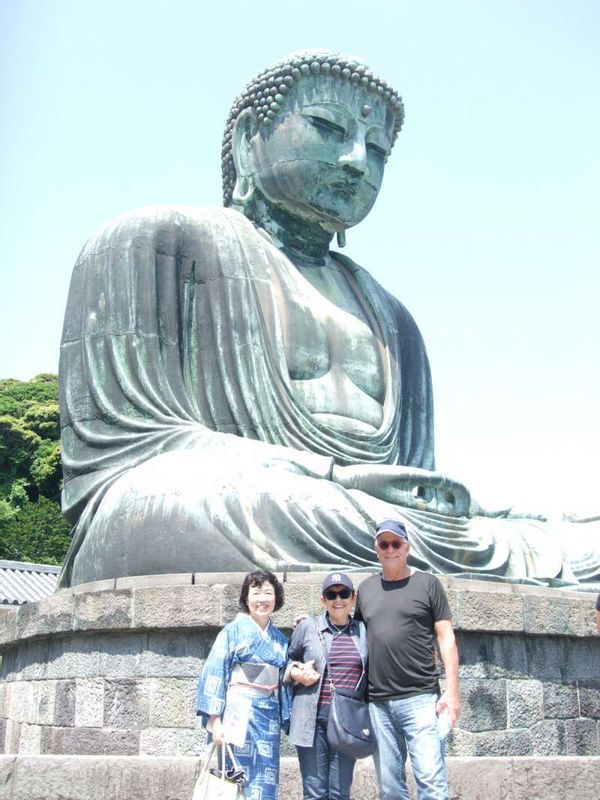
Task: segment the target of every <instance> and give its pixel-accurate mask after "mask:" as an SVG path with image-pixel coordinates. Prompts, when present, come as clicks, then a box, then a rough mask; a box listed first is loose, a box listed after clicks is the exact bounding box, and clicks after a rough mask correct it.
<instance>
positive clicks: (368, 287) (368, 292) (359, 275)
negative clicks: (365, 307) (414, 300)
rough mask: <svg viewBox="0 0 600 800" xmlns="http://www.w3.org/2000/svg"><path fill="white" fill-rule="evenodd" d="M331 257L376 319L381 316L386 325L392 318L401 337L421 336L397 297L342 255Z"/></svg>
mask: <svg viewBox="0 0 600 800" xmlns="http://www.w3.org/2000/svg"><path fill="white" fill-rule="evenodd" d="M332 255H334V257H335V259H336V260H337V261H339V262H340V263H341V264H342V266H343V267H344V269H346V270H347V271H348V272H349V273H350V274H351V275H352V277H353V278H354V280H355V282H356V283H357V284H358V286H359V287H360V289H361V291H362V293H363V295H364V296H365V298H366V299H367V301H368V302H369V304H370V305H371V307H372V308H373V311H374V312H375V315H376V317H378V318H380V317H382V316H383V317H384V318H386V319H387V322H388V324H389V323H390V321H391V318H392V317H393V319H394V320H395V326H397V328H398V332H399V333H402V335H410V336H412V337H414V338H415V339H417V338H419V337H420V336H421V334H420V332H419V329H418V326H417V323H416V322H415V320H414V318H413V316H412V314H411V313H410V311H409V310H408V309H407V308H406V306H404V305H403V304H402V303H401V302H400V300H398V298H397V297H395V296H394V295H393V294H391V292H388V290H387V289H384V287H383V286H382V285H381V284H380V283H379V282H378V281H377V280H376V279H375V278H374V277H373V276H372V275H371V273H370V272H369V271H368V270H366V269H365V268H364V267H361V266H360V264H357V263H356V261H353V260H352V259H351V258H348V256H346V255H343V254H342V253H338V252H336V253H333V254H332Z"/></svg>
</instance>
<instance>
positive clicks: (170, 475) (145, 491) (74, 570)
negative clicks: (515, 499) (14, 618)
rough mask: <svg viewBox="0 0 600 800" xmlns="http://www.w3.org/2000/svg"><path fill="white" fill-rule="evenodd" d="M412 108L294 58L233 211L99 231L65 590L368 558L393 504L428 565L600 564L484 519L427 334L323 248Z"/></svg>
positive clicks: (259, 112)
mask: <svg viewBox="0 0 600 800" xmlns="http://www.w3.org/2000/svg"><path fill="white" fill-rule="evenodd" d="M402 120H403V106H402V102H401V100H400V99H399V98H398V96H397V94H396V93H395V92H394V91H393V90H391V89H390V88H389V87H388V86H387V84H385V83H384V82H382V81H381V80H380V79H379V78H377V77H376V76H374V75H373V74H372V73H371V72H370V71H369V70H368V68H367V67H366V66H365V65H363V64H360V63H359V62H357V61H353V60H352V59H347V58H345V57H343V56H341V55H339V54H335V53H326V52H321V51H307V52H303V53H298V54H293V55H292V56H289V57H288V58H286V59H284V60H283V61H282V62H280V63H278V64H276V65H275V66H274V67H272V68H271V69H270V70H267V72H265V73H263V74H262V75H260V76H259V77H258V78H257V79H256V80H255V81H253V82H251V83H250V84H249V85H248V86H247V87H246V90H245V91H244V93H243V94H242V95H240V97H239V98H238V100H237V101H236V102H235V104H234V106H233V108H232V112H231V114H230V117H229V120H228V123H227V129H226V132H225V140H224V147H223V177H224V198H225V205H226V208H224V209H190V208H173V207H154V208H147V209H142V210H141V211H139V212H133V213H130V214H127V215H124V216H122V217H120V218H118V219H117V220H115V221H113V222H111V223H109V224H108V225H107V226H105V227H104V228H103V229H102V230H101V231H100V232H99V233H98V234H96V235H95V236H94V237H92V239H91V240H90V241H89V242H88V243H87V245H86V246H85V247H84V249H83V251H82V253H81V255H80V258H79V260H78V262H77V264H76V266H75V270H74V273H73V279H72V284H71V291H70V295H69V301H68V307H67V314H66V319H65V328H64V335H63V343H62V351H61V367H60V373H61V414H62V452H63V462H64V477H65V483H64V498H63V505H64V511H65V514H66V515H67V516H68V517H69V519H71V520H72V522H73V524H74V539H73V545H72V548H71V550H70V553H69V556H68V558H67V561H66V563H65V568H64V571H63V576H62V583H63V585H67V584H77V583H83V582H87V581H92V580H98V579H102V578H109V577H119V576H125V575H142V574H153V573H166V572H190V571H198V572H208V571H243V570H247V569H250V568H252V567H254V566H255V565H258V566H261V567H264V568H269V569H277V570H281V569H328V570H329V569H332V568H334V567H338V566H342V565H344V566H346V567H350V568H351V567H363V568H364V567H365V566H370V565H374V564H375V563H376V559H375V556H374V552H373V546H372V545H373V530H374V527H375V524H376V522H377V520H380V519H382V518H386V517H397V518H401V519H403V520H404V521H405V522H406V524H407V525H408V527H409V529H410V531H411V542H412V550H411V555H412V560H413V564H414V565H415V566H417V567H420V568H422V569H429V570H433V571H434V572H438V573H453V574H465V575H469V574H476V575H479V576H486V575H489V576H493V577H497V578H503V579H508V580H517V581H520V580H525V581H527V580H540V581H543V582H548V583H553V582H555V583H558V584H564V583H574V582H576V581H577V576H579V577H580V578H588V579H589V578H593V577H594V576H595V575H597V574H598V571H599V568H600V548H598V547H597V546H594V545H591V544H590V545H588V544H586V542H585V538H586V537H582V546H581V548H580V549H577V547H576V548H575V549H574V551H573V553H572V557H571V559H570V561H571V563H570V564H568V563H567V560H566V558H565V555H564V552H563V547H562V545H561V533H562V532H561V531H558V534H559V535H558V536H555V535H554V534H553V532H552V531H550V530H549V529H548V527H547V525H546V524H545V523H544V522H543V521H541V520H536V519H515V518H499V517H493V516H489V515H485V514H484V513H483V512H482V510H481V509H480V508H479V507H478V506H477V504H476V503H475V502H473V501H472V499H471V497H470V494H469V492H468V490H467V488H466V487H465V486H464V485H463V484H461V483H460V482H458V481H454V480H451V479H449V478H448V477H446V476H444V475H442V474H441V473H439V472H436V471H435V464H434V451H433V409H432V392H431V380H430V373H429V365H428V362H427V356H426V352H425V348H424V345H423V342H422V339H421V336H420V333H419V331H418V329H417V327H416V325H415V323H414V321H413V319H412V317H411V316H410V314H409V313H408V312H407V311H406V309H405V308H404V307H403V306H402V305H401V304H400V303H399V302H398V301H397V300H396V299H395V298H393V297H392V296H391V295H389V294H388V293H387V292H386V291H385V290H384V289H383V288H381V286H379V284H378V283H377V282H376V281H375V280H374V279H373V278H372V277H371V276H370V275H369V274H368V273H367V272H366V271H365V270H364V269H362V268H361V267H360V266H358V265H357V264H355V263H354V262H353V261H351V260H350V259H349V258H347V257H345V256H342V255H340V254H338V253H332V252H330V251H329V246H330V242H331V239H332V237H333V236H334V235H335V234H336V233H337V234H338V236H339V237H340V238H341V239H343V237H344V232H345V230H346V229H347V228H350V227H352V226H353V225H356V224H357V223H359V222H360V221H361V220H362V219H363V218H364V217H365V216H366V215H367V214H368V212H369V211H370V209H371V207H372V206H373V203H374V202H375V200H376V197H377V194H378V192H379V189H380V186H381V182H382V179H383V174H384V169H385V163H386V161H387V158H388V155H389V153H390V151H391V148H392V145H393V143H394V141H395V138H396V136H397V133H398V131H399V130H400V127H401V125H402ZM571 527H577V526H571ZM580 527H581V526H580ZM588 538H589V534H588ZM575 573H576V574H575Z"/></svg>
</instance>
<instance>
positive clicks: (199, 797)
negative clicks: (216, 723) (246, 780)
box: [192, 743, 244, 800]
mask: <svg viewBox="0 0 600 800" xmlns="http://www.w3.org/2000/svg"><path fill="white" fill-rule="evenodd" d="M225 747H227V753H228V754H229V758H230V759H231V763H232V765H233V772H234V773H235V775H236V779H235V780H234V779H232V778H231V777H228V776H227V772H226V769H225ZM225 747H221V748H220V751H221V758H220V763H219V768H218V769H211V768H210V762H211V760H212V757H213V754H214V752H215V750H216V749H217V745H216V744H214V743H213V746H212V748H211V751H210V753H209V754H208V758H207V759H206V763H205V764H204V767H203V768H202V772H201V773H200V775H199V776H198V780H197V781H196V785H195V786H194V794H193V796H192V800H241V798H243V797H244V790H243V788H242V785H241V783H242V781H241V780H240V778H239V775H240V774H241V775H243V772H242V770H241V769H240V767H239V765H238V763H237V762H236V760H235V758H234V755H233V751H232V749H231V747H230V746H229V745H228V744H227V745H225ZM230 772H231V771H230Z"/></svg>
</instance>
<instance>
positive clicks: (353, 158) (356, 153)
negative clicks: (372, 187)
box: [338, 136, 367, 175]
mask: <svg viewBox="0 0 600 800" xmlns="http://www.w3.org/2000/svg"><path fill="white" fill-rule="evenodd" d="M338 164H340V165H341V166H342V167H344V168H346V169H348V170H350V171H353V172H356V173H357V174H360V175H364V174H365V172H366V171H367V147H366V144H365V140H364V139H363V137H362V136H357V138H356V139H354V141H353V142H352V147H351V149H350V150H349V151H348V152H346V153H344V154H343V155H341V156H340V157H339V159H338Z"/></svg>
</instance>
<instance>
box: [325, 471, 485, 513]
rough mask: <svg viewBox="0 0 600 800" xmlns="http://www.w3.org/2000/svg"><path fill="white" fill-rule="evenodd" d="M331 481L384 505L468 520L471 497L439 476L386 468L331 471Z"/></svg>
mask: <svg viewBox="0 0 600 800" xmlns="http://www.w3.org/2000/svg"><path fill="white" fill-rule="evenodd" d="M332 480H333V481H334V482H335V483H339V484H340V485H341V486H343V487H344V488H345V489H359V490H360V491H362V492H366V493H367V494H370V495H372V496H373V497H378V498H379V499H381V500H385V501H386V502H388V503H393V504H394V505H398V506H404V507H405V508H415V509H419V510H421V511H433V512H437V513H439V514H445V515H446V516H450V517H463V516H468V514H469V512H470V508H471V495H470V493H469V490H468V489H467V487H466V486H465V485H464V484H462V483H460V482H459V481H455V480H452V479H451V478H448V477H446V476H445V475H442V473H441V472H433V471H431V470H426V469H419V468H418V467H403V466H396V465H389V464H369V465H366V464H358V465H351V466H339V465H338V464H336V465H335V466H334V468H333V473H332Z"/></svg>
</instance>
